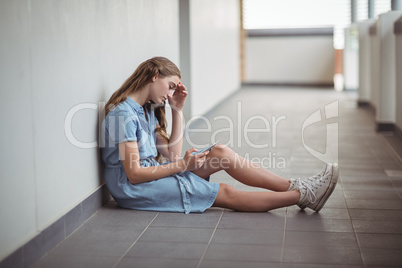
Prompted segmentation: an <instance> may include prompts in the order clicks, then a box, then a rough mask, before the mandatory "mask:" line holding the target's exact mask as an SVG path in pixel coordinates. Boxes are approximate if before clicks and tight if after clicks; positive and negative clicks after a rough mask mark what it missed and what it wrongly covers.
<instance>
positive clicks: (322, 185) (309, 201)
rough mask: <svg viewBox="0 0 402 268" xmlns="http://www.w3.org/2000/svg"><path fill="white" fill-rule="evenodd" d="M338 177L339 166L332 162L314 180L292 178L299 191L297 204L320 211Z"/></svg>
mask: <svg viewBox="0 0 402 268" xmlns="http://www.w3.org/2000/svg"><path fill="white" fill-rule="evenodd" d="M338 177H339V168H338V165H337V164H334V165H331V166H330V167H329V168H328V169H327V170H326V171H325V172H324V174H322V176H321V177H320V178H319V179H317V180H315V181H308V180H301V179H296V180H294V182H295V184H296V186H297V188H298V189H297V190H299V191H300V199H299V202H298V203H297V205H298V206H299V207H300V208H302V209H304V208H306V207H308V208H310V209H312V210H314V211H316V212H318V211H320V210H321V209H322V208H323V206H324V205H325V203H326V202H327V200H328V198H329V197H330V196H331V194H332V192H333V191H334V189H335V187H336V184H337V182H338Z"/></svg>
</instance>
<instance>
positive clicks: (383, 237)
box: [356, 233, 402, 250]
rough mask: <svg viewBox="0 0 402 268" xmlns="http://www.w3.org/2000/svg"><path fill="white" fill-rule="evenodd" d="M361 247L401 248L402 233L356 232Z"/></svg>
mask: <svg viewBox="0 0 402 268" xmlns="http://www.w3.org/2000/svg"><path fill="white" fill-rule="evenodd" d="M356 236H357V239H358V241H359V246H360V247H362V248H382V249H400V250H402V234H400V235H397V234H364V233H357V234H356Z"/></svg>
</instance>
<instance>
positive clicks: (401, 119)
mask: <svg viewBox="0 0 402 268" xmlns="http://www.w3.org/2000/svg"><path fill="white" fill-rule="evenodd" d="M397 23H398V26H399V27H398V33H397V34H396V35H395V40H396V43H395V44H396V46H395V48H396V59H395V60H396V73H397V74H398V75H397V76H396V125H397V126H398V128H399V130H402V75H400V74H401V73H402V32H401V30H402V17H400V18H399V19H398V22H397Z"/></svg>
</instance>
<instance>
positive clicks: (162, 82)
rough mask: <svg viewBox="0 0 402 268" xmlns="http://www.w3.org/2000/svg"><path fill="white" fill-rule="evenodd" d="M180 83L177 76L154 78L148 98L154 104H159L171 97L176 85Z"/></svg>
mask: <svg viewBox="0 0 402 268" xmlns="http://www.w3.org/2000/svg"><path fill="white" fill-rule="evenodd" d="M179 82H180V78H179V77H178V76H166V77H163V78H161V77H160V76H155V77H154V78H153V79H152V83H151V87H150V92H149V94H150V98H151V100H152V101H153V102H154V103H156V104H161V103H163V102H164V101H165V100H167V96H168V95H169V96H172V94H173V91H174V90H175V89H176V87H177V84H178V83H179Z"/></svg>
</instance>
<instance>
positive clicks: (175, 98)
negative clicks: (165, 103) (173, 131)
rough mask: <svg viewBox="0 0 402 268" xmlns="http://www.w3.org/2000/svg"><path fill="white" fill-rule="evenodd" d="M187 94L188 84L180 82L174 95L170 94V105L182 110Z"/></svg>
mask: <svg viewBox="0 0 402 268" xmlns="http://www.w3.org/2000/svg"><path fill="white" fill-rule="evenodd" d="M187 95H188V92H187V88H186V86H185V85H183V84H182V83H181V82H179V83H178V84H177V87H176V90H175V91H174V93H173V95H172V96H170V95H168V100H169V105H170V106H171V107H172V109H175V110H178V111H181V110H182V109H183V106H184V102H185V100H186V98H187Z"/></svg>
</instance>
